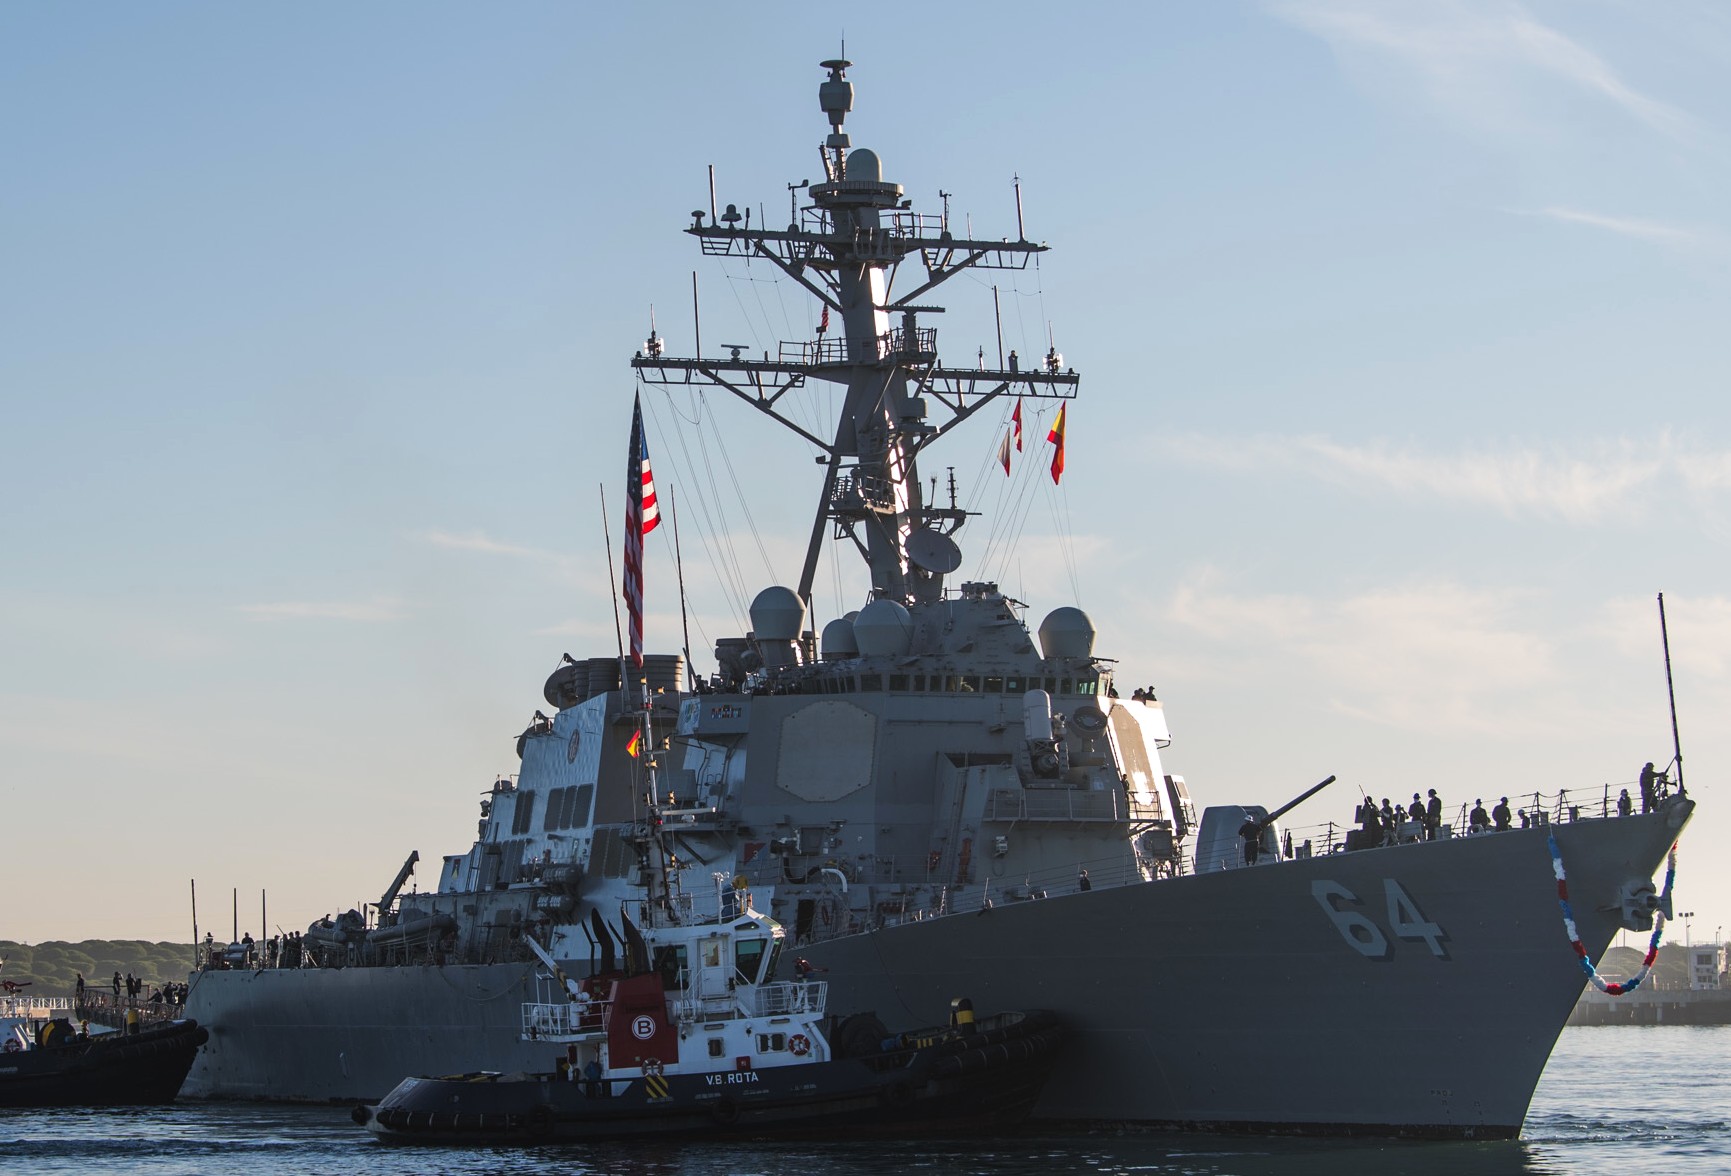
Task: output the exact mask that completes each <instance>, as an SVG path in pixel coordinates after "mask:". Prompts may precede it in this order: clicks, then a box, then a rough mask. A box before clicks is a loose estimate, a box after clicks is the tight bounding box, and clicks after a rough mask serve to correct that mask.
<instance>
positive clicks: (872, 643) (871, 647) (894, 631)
mask: <svg viewBox="0 0 1731 1176" xmlns="http://www.w3.org/2000/svg"><path fill="white" fill-rule="evenodd" d="M853 635H854V640H855V641H857V642H859V651H860V652H861V653H863V654H865V655H866V656H867V657H871V656H873V655H882V654H890V655H894V654H902V653H906V652H907V651H908V647H909V646H911V645H912V644H913V641H914V619H913V617H911V616H909V615H908V610H907V609H905V608H903V607H902V606H901V605H900V604H898V603H897V602H896V601H893V600H874V601H872V602H871V603H870V604H868V605H866V606H865V607H864V608H862V609H860V611H859V619H858V620H856V621H854V623H853Z"/></svg>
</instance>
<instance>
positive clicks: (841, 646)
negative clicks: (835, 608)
mask: <svg viewBox="0 0 1731 1176" xmlns="http://www.w3.org/2000/svg"><path fill="white" fill-rule="evenodd" d="M858 656H859V642H858V641H856V640H855V639H854V635H853V622H852V621H849V620H847V619H846V618H845V617H837V618H836V619H835V620H833V621H831V622H830V623H829V624H827V625H825V626H824V627H823V657H824V660H825V661H840V660H841V659H842V658H848V657H858Z"/></svg>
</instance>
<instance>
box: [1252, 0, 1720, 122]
mask: <svg viewBox="0 0 1731 1176" xmlns="http://www.w3.org/2000/svg"><path fill="white" fill-rule="evenodd" d="M1269 7H1270V11H1272V12H1273V13H1275V14H1276V15H1278V16H1280V17H1282V18H1283V19H1285V20H1288V21H1290V22H1291V23H1292V24H1295V25H1297V26H1299V27H1300V28H1303V29H1306V30H1308V31H1310V32H1312V33H1314V34H1316V35H1317V36H1318V37H1321V38H1322V39H1323V40H1325V41H1327V42H1328V43H1329V44H1330V45H1331V46H1332V47H1333V48H1334V49H1335V51H1336V52H1337V53H1339V54H1342V55H1343V56H1345V55H1354V56H1364V57H1370V58H1372V59H1381V60H1387V61H1389V62H1390V63H1391V64H1393V65H1396V66H1398V67H1399V76H1400V77H1402V78H1405V79H1411V80H1415V81H1417V82H1419V83H1420V84H1421V85H1423V87H1424V88H1425V91H1426V93H1427V94H1428V96H1429V97H1430V99H1431V100H1432V101H1433V102H1435V103H1436V104H1437V105H1438V107H1439V108H1441V109H1442V110H1444V111H1445V112H1446V113H1449V114H1451V115H1455V116H1459V117H1464V118H1467V119H1469V120H1470V121H1472V122H1475V123H1479V124H1482V125H1486V126H1493V127H1498V128H1506V127H1507V126H1508V125H1509V123H1510V120H1511V116H1513V115H1515V114H1516V113H1517V112H1518V111H1522V110H1530V107H1531V105H1532V104H1531V103H1530V102H1527V101H1523V97H1524V96H1525V95H1526V94H1527V92H1528V91H1530V90H1531V89H1532V88H1533V87H1535V86H1540V85H1544V84H1550V85H1560V86H1562V87H1565V88H1566V89H1567V90H1569V91H1570V92H1572V93H1575V94H1581V93H1585V94H1589V95H1592V96H1595V97H1597V98H1599V99H1600V100H1602V101H1604V102H1606V103H1608V104H1609V105H1611V106H1612V107H1614V108H1616V109H1618V110H1620V111H1622V112H1623V113H1625V114H1626V115H1628V116H1629V117H1632V118H1634V119H1636V120H1638V121H1640V122H1642V123H1644V124H1646V125H1647V126H1649V127H1651V128H1653V129H1654V130H1656V131H1659V132H1660V133H1662V134H1665V135H1667V136H1670V137H1673V138H1682V137H1684V136H1686V135H1688V134H1690V133H1691V131H1692V129H1693V125H1694V124H1693V120H1692V119H1691V118H1690V117H1689V116H1688V115H1687V114H1685V113H1684V112H1682V111H1680V110H1678V109H1677V108H1675V107H1674V106H1671V105H1670V104H1668V103H1665V102H1662V101H1660V100H1659V99H1656V98H1653V97H1651V96H1649V95H1647V94H1644V93H1642V92H1641V91H1640V90H1638V89H1636V88H1635V87H1634V86H1632V85H1630V84H1629V83H1628V82H1626V81H1625V80H1624V79H1623V78H1622V77H1621V76H1620V75H1619V74H1618V72H1617V71H1616V70H1615V69H1614V68H1613V67H1612V66H1611V65H1610V63H1609V62H1607V61H1606V60H1605V59H1604V58H1603V57H1601V56H1600V55H1599V54H1598V53H1595V52H1594V51H1593V50H1592V49H1590V48H1588V47H1587V46H1586V45H1583V44H1582V43H1581V42H1579V41H1577V40H1575V39H1574V38H1572V37H1570V36H1568V35H1567V34H1565V33H1563V32H1560V31H1559V30H1557V29H1555V28H1552V27H1551V26H1549V25H1546V24H1544V23H1542V22H1541V21H1539V20H1537V19H1536V18H1534V17H1533V16H1532V15H1531V14H1530V13H1529V12H1528V11H1527V10H1526V9H1525V8H1524V7H1522V6H1521V5H1518V4H1511V3H1506V2H1502V0H1490V2H1482V3H1471V2H1455V3H1427V4H1387V3H1380V2H1377V0H1276V2H1275V3H1272V4H1270V6H1269ZM1525 117H1529V118H1530V117H1531V116H1530V114H1528V115H1526V116H1525Z"/></svg>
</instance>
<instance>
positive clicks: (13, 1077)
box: [0, 1017, 210, 1107]
mask: <svg viewBox="0 0 1731 1176" xmlns="http://www.w3.org/2000/svg"><path fill="white" fill-rule="evenodd" d="M209 1038H210V1032H209V1030H207V1029H205V1028H204V1027H203V1026H202V1025H200V1024H199V1023H198V1022H197V1021H169V1022H166V1023H164V1024H161V1025H153V1026H151V1027H150V1028H148V1029H140V1030H139V1031H138V1032H136V1033H103V1034H96V1035H92V1034H90V1033H88V1032H80V1031H79V1030H77V1029H75V1028H74V1027H73V1024H72V1022H71V1021H70V1020H69V1019H67V1018H65V1017H55V1018H52V1019H50V1020H47V1021H44V1022H42V1023H41V1024H40V1025H35V1026H33V1025H32V1024H31V1022H30V1021H28V1020H27V1019H25V1018H22V1017H4V1018H0V1107H62V1106H148V1105H151V1104H154V1103H166V1102H172V1101H173V1100H174V1097H175V1095H177V1094H179V1093H180V1086H181V1083H182V1082H184V1081H186V1074H187V1071H188V1070H190V1069H192V1062H193V1058H194V1057H196V1056H197V1054H198V1049H199V1047H200V1046H201V1045H203V1044H204V1043H205V1042H206V1041H207V1040H209Z"/></svg>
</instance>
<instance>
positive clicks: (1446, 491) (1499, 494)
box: [1159, 434, 1731, 524]
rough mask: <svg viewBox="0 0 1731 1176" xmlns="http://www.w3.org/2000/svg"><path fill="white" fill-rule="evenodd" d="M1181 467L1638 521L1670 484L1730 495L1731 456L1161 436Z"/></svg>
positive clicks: (1603, 444)
mask: <svg viewBox="0 0 1731 1176" xmlns="http://www.w3.org/2000/svg"><path fill="white" fill-rule="evenodd" d="M1159 444H1160V445H1161V446H1162V448H1163V449H1165V450H1166V451H1167V453H1168V455H1169V456H1170V458H1171V459H1172V460H1174V461H1185V462H1190V463H1193V464H1200V465H1208V466H1212V467H1214V468H1217V469H1226V470H1232V471H1238V472H1244V473H1265V472H1267V471H1268V470H1271V469H1278V470H1285V471H1296V472H1299V473H1303V474H1308V475H1309V476H1312V477H1315V478H1318V479H1321V480H1325V481H1330V482H1334V483H1336V484H1340V485H1347V486H1351V485H1359V486H1372V487H1376V488H1378V489H1386V490H1393V491H1395V492H1397V493H1400V494H1404V495H1408V496H1415V497H1425V496H1428V497H1432V498H1437V499H1443V500H1447V501H1456V502H1466V503H1473V504H1478V505H1481V506H1488V507H1492V508H1494V509H1496V510H1497V511H1499V512H1501V513H1503V514H1505V515H1509V516H1522V515H1536V516H1540V517H1550V518H1559V519H1563V520H1565V521H1568V522H1572V523H1577V524H1590V523H1597V522H1602V521H1605V520H1608V519H1613V518H1634V517H1637V516H1638V515H1640V514H1641V513H1642V511H1643V510H1644V509H1645V508H1646V507H1647V506H1648V505H1649V503H1650V502H1651V501H1653V500H1654V499H1655V498H1657V497H1659V496H1660V495H1661V494H1662V492H1663V490H1664V488H1665V485H1666V483H1668V482H1670V483H1674V484H1675V485H1676V486H1680V487H1681V488H1682V489H1683V490H1684V491H1687V492H1689V493H1693V494H1695V495H1715V494H1720V493H1723V492H1724V491H1725V490H1727V489H1731V454H1728V453H1724V452H1717V451H1701V450H1693V449H1689V448H1688V447H1686V446H1685V445H1683V444H1681V443H1679V442H1677V441H1674V440H1673V439H1672V438H1671V437H1670V436H1669V435H1668V434H1661V435H1659V436H1658V437H1656V438H1654V439H1652V440H1649V441H1636V440H1632V439H1628V438H1620V439H1615V440H1605V441H1598V442H1592V443H1585V444H1580V445H1577V446H1575V447H1574V448H1572V449H1570V448H1565V447H1562V446H1547V447H1542V448H1541V447H1522V446H1518V445H1515V446H1510V447H1508V448H1503V449H1480V450H1467V451H1464V452H1459V453H1452V454H1438V453H1427V452H1423V451H1421V450H1418V449H1416V448H1414V447H1411V446H1402V445H1398V444H1394V443H1392V442H1387V441H1372V442H1369V443H1367V444H1363V445H1349V444H1345V443H1342V442H1339V441H1335V440H1332V439H1330V438H1328V437H1322V436H1314V435H1306V436H1297V437H1274V436H1256V437H1247V438H1241V437H1202V436H1196V435H1188V436H1183V437H1168V438H1163V439H1162V440H1161V441H1160V442H1159Z"/></svg>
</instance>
